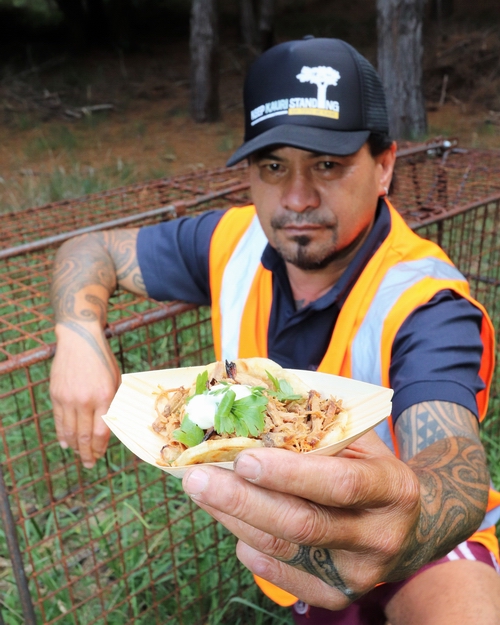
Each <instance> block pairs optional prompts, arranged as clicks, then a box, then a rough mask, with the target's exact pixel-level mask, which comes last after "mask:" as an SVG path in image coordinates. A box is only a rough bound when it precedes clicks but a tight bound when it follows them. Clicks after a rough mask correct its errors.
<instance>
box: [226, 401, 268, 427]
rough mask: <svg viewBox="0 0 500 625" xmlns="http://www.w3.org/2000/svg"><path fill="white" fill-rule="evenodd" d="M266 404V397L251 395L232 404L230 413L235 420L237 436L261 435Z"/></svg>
mask: <svg viewBox="0 0 500 625" xmlns="http://www.w3.org/2000/svg"><path fill="white" fill-rule="evenodd" d="M267 402H268V400H267V397H265V396H264V395H262V394H261V395H258V394H255V395H254V394H252V395H249V396H248V397H242V398H241V399H238V400H237V401H235V402H234V404H233V407H232V410H231V412H232V413H233V415H234V416H235V418H236V433H237V434H238V435H239V436H248V435H249V434H250V435H251V436H259V435H260V434H262V432H263V431H264V423H265V412H266V407H267ZM240 432H242V433H241V434H240ZM243 432H244V433H243Z"/></svg>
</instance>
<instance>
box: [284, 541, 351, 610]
mask: <svg viewBox="0 0 500 625" xmlns="http://www.w3.org/2000/svg"><path fill="white" fill-rule="evenodd" d="M332 555H333V552H332V550H331V549H324V548H322V547H321V548H320V547H306V546H305V545H299V548H298V551H297V553H296V554H295V556H294V557H293V558H291V559H290V560H284V561H285V562H286V563H287V564H290V565H291V566H295V567H297V568H298V569H300V570H302V571H304V572H306V573H310V574H311V575H315V576H316V577H319V578H320V579H321V580H322V581H324V582H325V583H327V584H328V585H329V586H333V587H334V588H336V589H337V590H339V591H340V592H341V593H342V594H343V595H344V596H345V597H346V598H347V599H349V601H354V600H355V599H357V598H358V597H359V596H360V595H361V593H356V592H354V590H351V589H350V588H349V587H348V586H347V584H346V583H345V581H344V580H343V579H342V577H341V575H340V573H339V571H338V569H337V567H336V566H335V563H334V561H333V557H332Z"/></svg>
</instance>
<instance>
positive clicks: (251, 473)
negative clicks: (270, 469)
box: [234, 454, 262, 480]
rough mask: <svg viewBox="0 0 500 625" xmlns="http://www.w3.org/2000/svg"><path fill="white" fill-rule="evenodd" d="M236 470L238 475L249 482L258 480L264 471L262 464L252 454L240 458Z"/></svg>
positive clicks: (237, 460)
mask: <svg viewBox="0 0 500 625" xmlns="http://www.w3.org/2000/svg"><path fill="white" fill-rule="evenodd" d="M234 469H235V471H236V472H237V473H238V475H241V477H244V478H246V479H247V480H256V479H257V478H259V477H260V474H261V471H262V467H261V464H260V462H259V461H258V460H257V458H255V456H252V455H250V454H243V455H241V456H238V458H237V459H236V464H235V466H234Z"/></svg>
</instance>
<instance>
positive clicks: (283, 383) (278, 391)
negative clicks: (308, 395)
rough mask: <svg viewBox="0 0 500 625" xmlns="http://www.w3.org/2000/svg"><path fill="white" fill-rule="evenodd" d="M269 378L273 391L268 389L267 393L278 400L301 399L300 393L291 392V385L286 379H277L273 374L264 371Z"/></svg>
mask: <svg viewBox="0 0 500 625" xmlns="http://www.w3.org/2000/svg"><path fill="white" fill-rule="evenodd" d="M266 373H267V375H268V377H269V379H270V380H271V382H272V383H273V385H274V388H275V390H274V391H268V393H269V395H272V396H273V397H276V399H278V400H279V401H294V400H296V399H302V395H297V394H296V393H294V392H293V387H292V385H291V384H290V383H289V382H287V380H277V379H276V378H275V377H274V376H273V375H271V374H270V373H269V371H266Z"/></svg>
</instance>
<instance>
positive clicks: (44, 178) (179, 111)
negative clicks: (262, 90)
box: [0, 23, 500, 210]
mask: <svg viewBox="0 0 500 625" xmlns="http://www.w3.org/2000/svg"><path fill="white" fill-rule="evenodd" d="M497 26H498V24H497ZM498 30H499V29H498V28H497V29H496V30H495V29H492V28H491V24H490V25H489V26H488V25H482V26H481V25H480V26H478V25H471V26H470V27H469V29H467V26H466V25H464V24H463V23H461V24H460V25H459V26H454V27H453V28H451V27H450V31H449V33H448V34H447V36H446V37H441V38H440V40H439V45H438V44H436V43H435V42H434V44H433V47H432V54H431V53H430V52H429V47H428V48H427V49H426V54H427V57H426V81H427V82H426V95H427V109H428V125H429V130H428V136H427V138H430V137H434V136H444V137H450V138H458V139H459V143H460V145H462V146H464V147H467V146H470V147H481V148H498V147H500V100H499V98H498V93H500V69H499V65H498V60H497V62H496V65H494V66H493V69H492V66H491V62H490V65H486V66H485V65H484V62H483V61H484V59H485V58H486V57H487V60H488V59H490V57H491V56H492V54H496V53H498V52H499V51H500V35H499V34H498ZM363 52H365V54H367V56H368V57H369V58H371V60H375V59H374V58H373V57H374V56H375V54H376V50H375V48H374V47H373V46H371V47H368V48H366V49H363ZM488 54H489V57H488ZM464 55H465V56H464ZM467 55H468V57H467ZM485 55H486V57H485ZM466 57H467V58H466ZM248 58H249V57H248V54H246V53H245V52H244V51H242V48H241V46H238V45H237V44H236V43H235V42H234V39H233V41H231V40H230V38H227V39H224V38H223V42H222V46H221V55H220V72H221V73H220V101H221V118H220V120H219V121H217V122H215V123H208V124H195V123H194V122H193V121H192V120H191V118H190V116H189V53H188V43H187V41H177V42H172V43H171V44H161V43H159V44H154V45H153V44H152V45H149V46H148V49H147V50H146V51H139V52H134V53H128V54H121V53H118V52H116V51H107V52H102V51H101V52H93V53H91V54H87V55H82V56H80V57H78V58H77V57H74V56H70V55H67V54H61V55H58V56H55V57H54V58H52V59H49V62H48V63H47V62H45V63H40V64H39V65H37V64H36V63H32V64H31V66H28V68H27V69H25V70H23V71H21V72H17V73H16V72H13V73H12V74H11V75H10V76H9V75H8V76H7V78H4V79H3V80H2V82H0V204H1V205H2V206H3V207H4V210H5V207H6V206H12V207H14V209H15V208H16V207H18V208H20V207H23V206H26V202H31V203H32V204H40V203H43V202H44V201H48V200H49V199H60V197H59V196H58V193H59V195H61V196H62V197H64V193H66V191H64V190H62V191H61V190H60V191H59V192H58V191H57V189H55V190H54V191H53V194H54V196H53V197H52V196H50V195H49V196H47V195H46V194H45V195H43V194H39V195H37V193H36V190H37V188H38V186H43V184H45V186H47V185H48V184H49V183H50V184H52V186H53V187H54V184H55V183H54V177H57V179H58V184H60V185H61V184H63V182H64V180H62V179H64V178H65V177H66V178H69V177H72V178H73V179H75V178H81V180H82V181H83V182H85V184H83V183H82V185H81V190H79V188H78V187H76V188H75V189H73V190H72V191H68V193H73V194H78V193H83V192H87V191H94V190H99V189H100V188H101V187H100V186H99V185H93V184H91V181H92V179H99V180H100V181H101V182H100V184H101V186H102V185H104V186H120V185H122V184H127V183H130V182H136V181H144V180H147V179H151V178H158V177H164V176H171V175H175V174H180V173H185V172H189V171H192V170H193V169H199V168H212V167H220V166H223V165H224V164H225V161H226V160H227V158H228V157H229V155H230V154H231V153H232V152H233V151H234V149H235V148H236V147H238V145H239V144H240V143H241V141H242V136H243V133H242V131H243V128H242V125H243V123H242V122H243V109H242V103H241V91H242V82H243V76H244V73H245V67H246V64H247V62H248ZM478 59H479V60H478ZM497 59H498V56H497ZM481 63H483V64H482V65H481ZM483 66H484V67H485V69H484V71H483V75H481V76H477V75H476V76H475V81H471V79H470V77H471V73H473V72H474V71H475V70H474V68H476V69H477V68H478V67H479V68H481V67H483ZM467 67H469V73H468V74H464V71H465V69H467ZM464 68H465V69H464ZM460 72H461V73H460ZM476 74H477V71H476ZM4 75H5V72H4ZM445 75H447V76H448V78H444V76H445ZM467 81H469V82H467ZM495 81H496V82H495ZM96 105H109V108H108V110H104V111H94V112H92V113H88V112H87V114H86V113H85V110H83V111H82V107H86V106H96ZM423 138H425V137H423ZM103 178H106V182H103ZM89 181H90V182H89Z"/></svg>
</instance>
